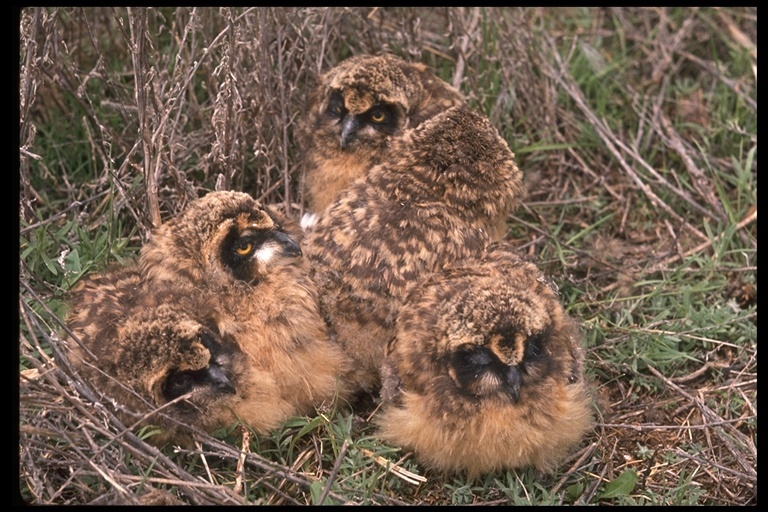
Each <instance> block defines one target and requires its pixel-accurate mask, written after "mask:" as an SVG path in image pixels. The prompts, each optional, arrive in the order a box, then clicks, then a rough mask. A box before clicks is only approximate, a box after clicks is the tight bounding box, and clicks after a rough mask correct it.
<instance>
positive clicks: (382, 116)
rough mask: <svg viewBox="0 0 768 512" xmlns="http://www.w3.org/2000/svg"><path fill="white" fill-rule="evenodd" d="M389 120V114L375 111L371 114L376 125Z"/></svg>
mask: <svg viewBox="0 0 768 512" xmlns="http://www.w3.org/2000/svg"><path fill="white" fill-rule="evenodd" d="M386 120H387V113H386V112H384V111H383V110H374V111H372V112H371V121H373V122H374V123H383V122H384V121H386Z"/></svg>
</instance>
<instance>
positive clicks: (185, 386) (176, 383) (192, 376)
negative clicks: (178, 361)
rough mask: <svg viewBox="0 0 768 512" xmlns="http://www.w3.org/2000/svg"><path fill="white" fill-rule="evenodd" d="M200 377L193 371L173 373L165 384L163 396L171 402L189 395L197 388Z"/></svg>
mask: <svg viewBox="0 0 768 512" xmlns="http://www.w3.org/2000/svg"><path fill="white" fill-rule="evenodd" d="M196 377H198V375H196V372H191V371H172V372H171V373H170V375H168V378H167V379H166V380H165V382H164V383H163V396H165V398H166V400H168V401H171V400H173V399H174V398H178V397H180V396H181V395H184V394H186V393H189V392H190V391H192V389H193V388H194V386H195V381H196V380H197V378H196Z"/></svg>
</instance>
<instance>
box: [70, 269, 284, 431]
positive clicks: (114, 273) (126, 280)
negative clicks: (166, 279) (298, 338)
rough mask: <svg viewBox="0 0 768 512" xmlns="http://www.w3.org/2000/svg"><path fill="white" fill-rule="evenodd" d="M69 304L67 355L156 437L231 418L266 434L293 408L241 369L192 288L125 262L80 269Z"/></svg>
mask: <svg viewBox="0 0 768 512" xmlns="http://www.w3.org/2000/svg"><path fill="white" fill-rule="evenodd" d="M70 304H71V306H70V307H71V313H70V315H69V318H68V327H69V329H70V330H71V331H72V333H73V334H74V335H75V336H76V337H77V339H79V340H80V344H78V343H76V342H75V341H74V340H71V341H70V343H69V346H70V348H71V352H72V353H71V355H70V356H69V359H70V361H71V362H72V364H73V365H74V366H75V367H77V368H79V370H80V372H81V373H82V374H83V376H85V377H86V378H87V379H88V380H89V381H90V382H91V383H92V384H93V385H94V386H96V387H97V388H98V389H100V390H101V391H103V392H105V394H106V395H107V396H109V397H110V398H112V399H113V400H115V401H116V402H117V403H119V404H120V407H119V408H118V414H119V415H120V416H121V417H122V418H123V421H124V422H125V423H126V424H128V425H132V424H133V423H134V422H136V421H137V419H139V418H142V416H144V417H143V418H142V423H148V424H152V425H156V426H159V427H160V432H159V433H158V434H156V435H154V436H152V437H150V438H149V440H150V441H151V442H153V443H155V444H158V445H162V444H165V443H166V442H169V441H173V442H175V443H180V444H185V443H188V441H189V439H190V435H189V432H188V431H187V430H186V429H185V428H184V426H183V425H182V424H186V425H194V426H196V427H198V428H201V429H203V430H206V431H209V432H210V431H213V430H215V429H217V428H220V427H223V426H226V425H229V424H231V423H232V422H233V421H235V420H236V419H240V420H242V421H243V422H244V423H247V424H248V425H250V426H251V427H252V428H253V429H254V430H256V431H259V432H265V431H267V430H269V429H271V428H274V427H275V426H277V425H279V424H280V422H282V421H283V420H284V419H285V418H287V417H288V416H290V415H291V414H293V413H294V410H295V407H294V405H293V404H291V403H290V402H288V401H286V400H285V399H283V398H282V397H281V394H280V390H279V387H278V385H277V382H276V380H275V378H274V376H273V375H272V374H270V373H268V372H263V371H259V370H258V369H255V368H251V367H249V365H248V364H247V361H246V359H245V357H244V355H243V353H242V351H241V350H240V348H239V347H238V346H237V344H236V343H235V342H234V340H233V339H231V338H230V337H227V336H222V335H221V333H219V332H218V331H217V328H216V324H215V314H214V310H213V309H212V305H211V304H210V303H208V302H207V301H206V300H205V298H204V297H203V296H201V295H199V294H197V293H196V290H194V289H192V288H187V289H185V288H184V287H183V286H181V287H176V288H174V289H173V290H172V289H171V288H170V287H160V288H155V287H153V286H152V285H151V284H150V283H148V282H147V280H146V279H145V278H144V277H143V276H142V275H141V273H140V271H139V268H138V266H137V265H129V266H127V267H123V268H118V269H113V270H111V271H107V272H105V273H104V274H95V275H91V276H89V277H88V278H86V279H85V280H84V281H82V282H81V283H80V284H79V285H78V287H77V288H76V289H75V290H74V291H73V294H72V297H71V301H70ZM181 397H184V398H181ZM169 402H173V403H171V404H170V405H167V404H169ZM158 408H162V409H161V410H162V414H160V413H154V414H153V413H152V411H155V410H157V409H158ZM148 409H149V411H150V412H149V414H146V411H147V410H148ZM131 412H132V413H133V414H131ZM174 420H176V421H174ZM179 422H181V423H182V424H180V423H179Z"/></svg>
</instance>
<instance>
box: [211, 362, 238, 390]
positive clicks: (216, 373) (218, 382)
mask: <svg viewBox="0 0 768 512" xmlns="http://www.w3.org/2000/svg"><path fill="white" fill-rule="evenodd" d="M208 377H209V378H210V379H211V382H212V383H213V386H214V387H215V388H216V390H217V391H220V392H221V393H230V394H234V393H235V391H236V390H235V386H233V385H232V383H231V382H230V381H229V378H227V374H226V373H224V371H223V370H222V369H221V368H219V367H218V366H216V365H211V366H209V367H208Z"/></svg>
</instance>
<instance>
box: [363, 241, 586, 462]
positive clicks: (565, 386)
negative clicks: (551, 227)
mask: <svg viewBox="0 0 768 512" xmlns="http://www.w3.org/2000/svg"><path fill="white" fill-rule="evenodd" d="M580 340H581V337H580V334H579V330H578V325H577V324H576V323H575V322H574V321H573V320H572V319H570V318H569V317H568V316H567V315H566V313H565V312H564V311H563V308H562V306H561V304H560V302H559V297H558V295H557V293H556V292H555V291H554V290H553V288H552V287H551V286H550V284H549V283H548V281H547V280H546V279H545V277H544V276H543V274H542V273H541V272H540V271H539V270H538V269H537V267H536V266H535V265H533V264H532V263H529V262H525V261H523V260H521V259H520V258H519V257H518V256H516V255H515V254H514V251H513V249H512V248H511V247H510V246H509V244H508V243H506V242H498V243H495V244H492V245H491V246H489V248H488V250H487V251H486V252H484V253H483V255H482V256H479V257H477V258H467V259H465V260H462V261H458V262H454V263H453V264H451V265H448V266H447V267H446V268H445V269H443V270H442V271H441V272H438V273H436V274H433V275H432V276H431V277H430V278H429V279H428V280H427V281H426V282H425V283H423V284H422V285H420V286H418V287H415V288H414V289H413V291H412V292H411V294H410V295H409V297H408V298H407V300H406V302H405V305H404V306H403V307H402V309H401V311H400V314H399V316H398V318H397V326H396V336H395V338H394V339H393V341H392V342H391V343H390V345H389V346H388V348H387V359H386V363H385V364H384V366H383V370H382V374H383V376H384V377H383V378H384V384H383V387H382V397H383V401H384V405H383V407H382V409H381V410H380V412H379V413H378V415H377V416H376V418H375V422H376V423H377V425H378V427H379V435H380V437H381V438H383V439H384V440H386V441H388V442H391V443H393V444H395V445H397V446H401V447H403V448H405V449H407V450H412V451H413V452H414V453H415V455H416V457H417V459H419V460H420V461H421V462H422V463H424V464H425V465H426V466H428V467H431V468H434V469H437V470H440V471H444V472H466V473H467V474H468V475H469V476H470V477H474V476H477V475H480V474H484V473H490V472H493V471H496V470H500V469H503V468H517V467H523V466H529V465H530V466H535V467H536V468H537V469H539V470H543V471H549V470H551V469H553V467H554V466H555V465H556V463H557V462H558V461H559V460H560V459H561V458H562V457H563V456H564V455H565V454H566V453H567V451H568V450H569V449H571V448H572V447H573V446H574V445H576V444H578V443H579V441H580V440H581V439H582V437H583V436H584V434H585V433H586V432H587V431H588V430H589V429H590V428H591V412H590V400H589V396H588V394H587V392H586V391H585V387H584V380H583V375H582V365H583V355H582V349H581V341H580Z"/></svg>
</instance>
